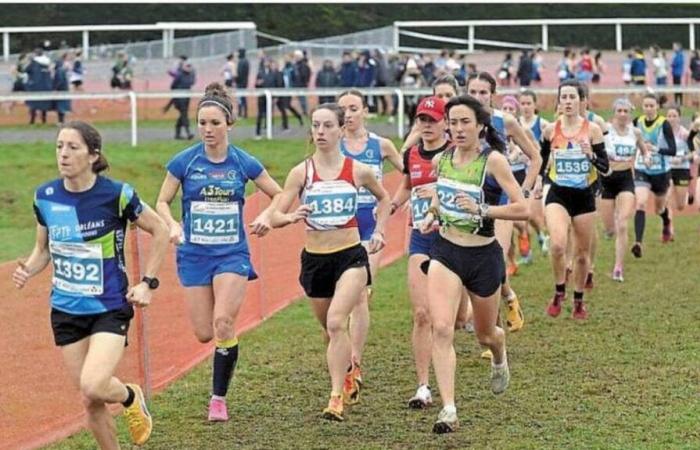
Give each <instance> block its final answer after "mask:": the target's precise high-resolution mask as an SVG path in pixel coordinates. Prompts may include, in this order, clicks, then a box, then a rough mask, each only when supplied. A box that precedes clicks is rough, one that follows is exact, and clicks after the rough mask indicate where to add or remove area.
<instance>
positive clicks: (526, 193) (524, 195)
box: [523, 188, 530, 198]
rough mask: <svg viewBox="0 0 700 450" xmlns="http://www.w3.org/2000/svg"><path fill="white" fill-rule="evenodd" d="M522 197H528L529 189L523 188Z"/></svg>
mask: <svg viewBox="0 0 700 450" xmlns="http://www.w3.org/2000/svg"><path fill="white" fill-rule="evenodd" d="M523 197H525V198H530V189H525V188H523Z"/></svg>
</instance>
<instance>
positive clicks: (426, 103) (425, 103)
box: [416, 97, 445, 121]
mask: <svg viewBox="0 0 700 450" xmlns="http://www.w3.org/2000/svg"><path fill="white" fill-rule="evenodd" d="M420 115H426V116H428V117H431V118H432V119H433V120H436V121H440V120H443V119H445V102H444V101H442V99H440V98H438V97H425V98H424V99H423V100H421V101H420V103H419V104H418V109H417V110H416V117H418V116H420Z"/></svg>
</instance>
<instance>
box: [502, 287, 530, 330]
mask: <svg viewBox="0 0 700 450" xmlns="http://www.w3.org/2000/svg"><path fill="white" fill-rule="evenodd" d="M511 292H512V291H511ZM506 304H507V305H508V314H506V324H507V325H508V331H510V332H515V331H518V330H519V329H521V328H522V327H523V325H525V316H524V315H523V310H522V308H521V307H520V301H518V297H517V296H516V295H515V292H513V298H511V299H509V300H507V301H506Z"/></svg>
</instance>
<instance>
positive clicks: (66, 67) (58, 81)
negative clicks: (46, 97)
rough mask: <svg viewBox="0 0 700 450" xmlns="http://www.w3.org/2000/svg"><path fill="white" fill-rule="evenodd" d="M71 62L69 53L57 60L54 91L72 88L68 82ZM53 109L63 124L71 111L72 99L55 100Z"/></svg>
mask: <svg viewBox="0 0 700 450" xmlns="http://www.w3.org/2000/svg"><path fill="white" fill-rule="evenodd" d="M70 69H71V67H70V63H69V61H68V53H64V54H63V55H62V56H61V59H59V60H58V61H56V65H55V66H54V73H53V90H54V91H65V92H68V91H69V90H70V83H69V82H68V73H69V71H70ZM51 106H52V107H51V109H54V110H55V111H56V113H57V114H58V124H59V125H62V124H63V122H65V119H66V113H67V112H70V110H71V104H70V100H54V101H53V102H52V105H51Z"/></svg>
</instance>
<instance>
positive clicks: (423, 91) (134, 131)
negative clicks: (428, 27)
mask: <svg viewBox="0 0 700 450" xmlns="http://www.w3.org/2000/svg"><path fill="white" fill-rule="evenodd" d="M345 90H347V89H346V88H325V89H288V88H284V89H240V90H236V91H235V92H234V93H233V96H234V97H236V98H239V97H260V96H265V98H266V100H267V101H266V111H265V124H266V127H265V133H266V134H265V137H266V138H267V139H272V138H273V135H272V119H273V110H274V103H273V99H274V98H278V97H324V96H325V97H335V96H336V95H338V94H340V93H341V92H343V91H345ZM529 90H531V91H534V92H535V93H536V94H538V95H557V89H556V88H536V87H534V88H529ZM651 91H654V92H657V93H660V92H662V93H664V94H666V95H670V94H675V93H680V94H698V95H700V86H693V87H688V86H658V87H654V88H650V87H646V86H636V87H624V88H598V87H596V88H595V91H594V92H592V93H591V96H592V97H595V96H597V95H610V94H614V95H620V96H623V95H631V94H637V95H640V94H646V93H648V92H651ZM360 92H362V93H363V94H364V95H372V96H374V95H396V96H397V100H398V102H397V108H396V116H397V117H396V136H399V137H403V136H404V132H405V130H406V128H405V127H406V123H405V121H406V115H405V113H404V105H405V102H406V97H416V96H424V95H430V94H432V90H431V89H430V88H420V89H404V88H372V89H360ZM518 92H520V89H519V88H508V89H500V88H499V92H498V95H508V94H517V93H518ZM201 96H202V94H201V93H200V92H191V91H167V92H135V91H128V92H115V93H96V94H87V93H85V94H77V93H66V92H37V93H34V94H26V93H25V94H8V95H0V102H20V101H26V100H91V99H95V100H98V99H111V100H118V99H129V103H130V122H131V127H130V131H131V145H132V146H133V147H136V146H137V145H138V101H139V100H140V99H158V98H162V99H171V98H200V97H201Z"/></svg>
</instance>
